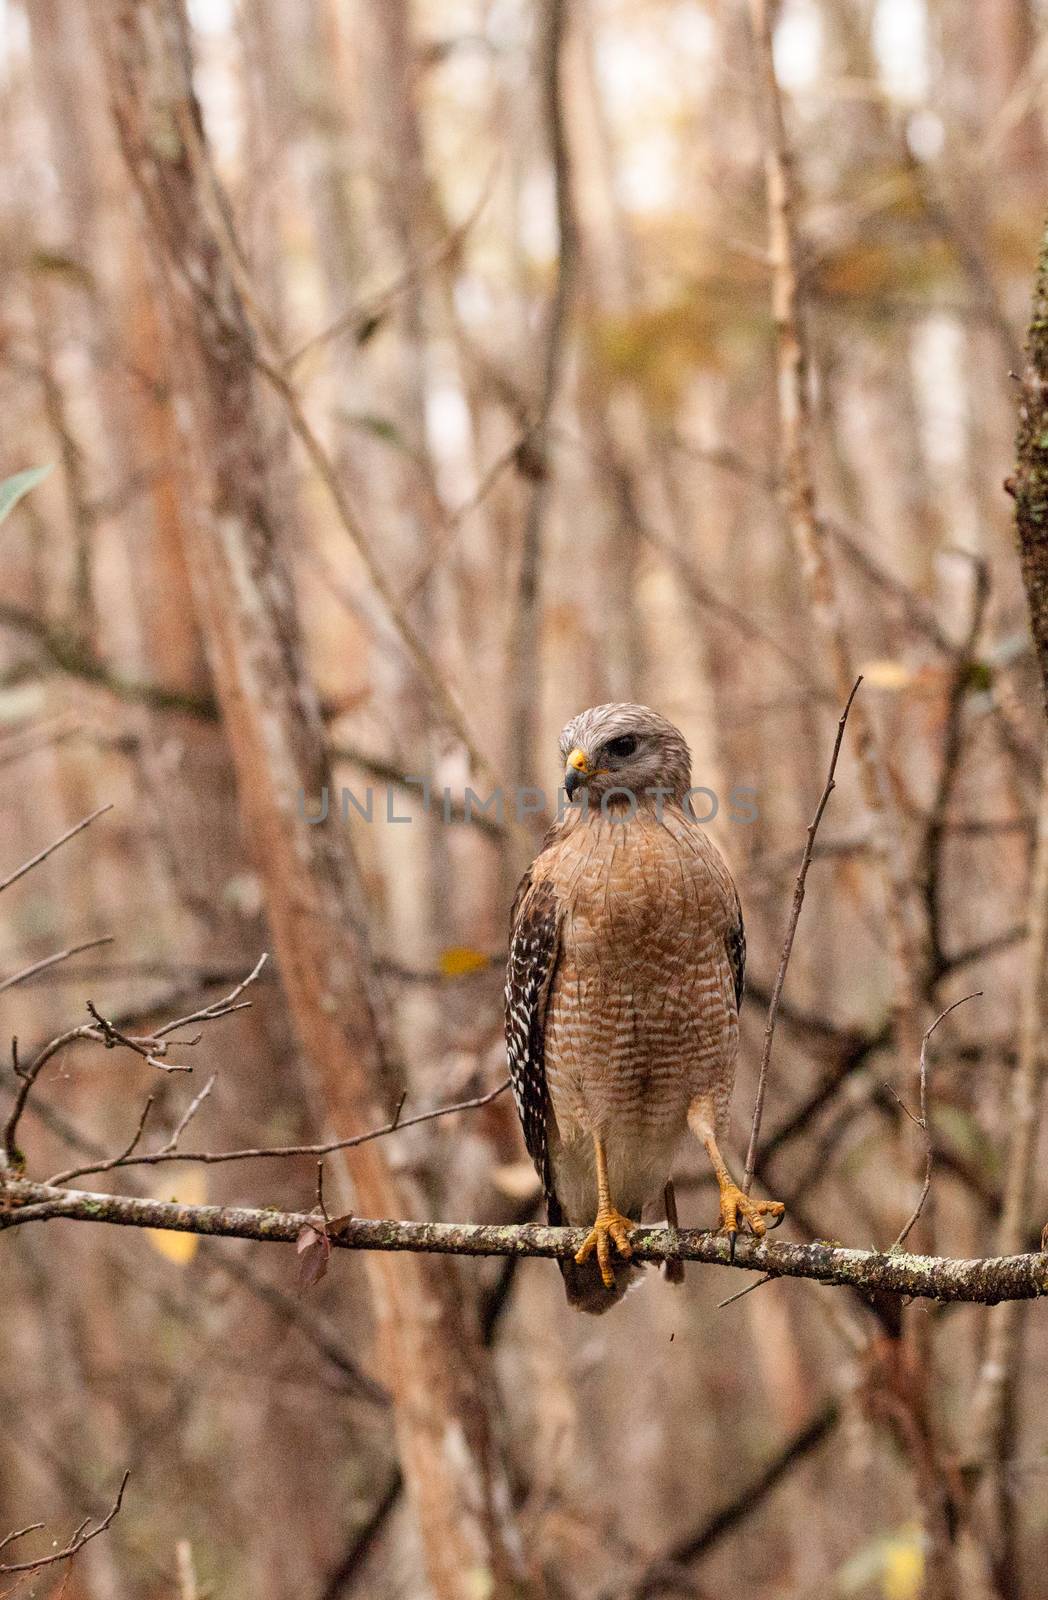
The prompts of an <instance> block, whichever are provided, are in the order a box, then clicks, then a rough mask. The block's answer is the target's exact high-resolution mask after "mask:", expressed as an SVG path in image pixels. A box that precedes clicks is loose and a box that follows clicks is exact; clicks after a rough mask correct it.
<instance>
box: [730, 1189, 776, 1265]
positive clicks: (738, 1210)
mask: <svg viewBox="0 0 1048 1600" xmlns="http://www.w3.org/2000/svg"><path fill="white" fill-rule="evenodd" d="M785 1210H786V1207H785V1206H784V1205H783V1203H782V1201H781V1200H751V1199H750V1197H749V1195H748V1194H743V1192H742V1190H741V1189H740V1188H739V1186H738V1184H737V1183H734V1182H733V1181H732V1180H731V1179H730V1178H729V1179H728V1181H727V1182H726V1183H725V1182H723V1181H722V1182H721V1186H720V1232H721V1233H726V1234H728V1236H729V1238H731V1239H732V1241H733V1242H734V1236H735V1234H736V1233H738V1231H739V1229H740V1227H741V1226H742V1224H743V1223H745V1224H746V1226H747V1227H748V1228H749V1230H750V1232H751V1233H752V1234H753V1236H754V1238H757V1239H763V1237H764V1235H765V1234H766V1233H767V1231H768V1224H767V1223H766V1222H765V1220H764V1219H765V1217H774V1218H775V1219H776V1222H777V1221H778V1220H779V1218H781V1217H782V1215H783V1213H784V1212H785ZM772 1226H773V1227H774V1226H775V1223H774V1222H773V1223H772ZM733 1253H734V1252H733Z"/></svg>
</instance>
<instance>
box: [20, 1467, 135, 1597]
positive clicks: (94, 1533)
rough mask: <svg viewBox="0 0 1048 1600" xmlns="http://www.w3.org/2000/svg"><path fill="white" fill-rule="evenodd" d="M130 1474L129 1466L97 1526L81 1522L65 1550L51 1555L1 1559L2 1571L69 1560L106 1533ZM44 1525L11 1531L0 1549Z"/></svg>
mask: <svg viewBox="0 0 1048 1600" xmlns="http://www.w3.org/2000/svg"><path fill="white" fill-rule="evenodd" d="M130 1476H131V1469H130V1467H129V1468H128V1469H127V1471H126V1472H125V1473H124V1476H123V1477H122V1478H121V1480H120V1488H119V1489H118V1490H117V1492H116V1499H115V1500H114V1501H113V1504H112V1506H111V1507H110V1509H109V1511H108V1512H107V1513H106V1515H105V1516H104V1517H103V1518H102V1520H101V1522H100V1523H98V1525H97V1527H94V1528H91V1527H89V1526H88V1524H87V1523H86V1522H84V1523H81V1525H80V1527H79V1528H77V1530H76V1532H75V1533H74V1534H73V1537H72V1538H71V1539H70V1541H69V1543H68V1544H67V1545H66V1546H65V1548H64V1549H63V1550H55V1551H54V1552H53V1553H52V1554H51V1555H49V1556H38V1557H37V1559H36V1560H35V1561H0V1573H3V1574H4V1575H5V1576H6V1575H9V1574H11V1573H14V1572H38V1571H39V1570H40V1568H41V1567H50V1566H53V1565H54V1564H55V1562H56V1561H69V1560H70V1559H71V1558H72V1557H73V1556H75V1555H76V1554H77V1553H78V1552H79V1551H81V1550H82V1549H83V1548H84V1546H85V1544H88V1543H89V1542H90V1541H91V1540H92V1539H97V1538H98V1535H99V1534H100V1533H105V1531H106V1529H107V1528H108V1527H109V1526H110V1524H111V1523H112V1522H113V1520H114V1518H115V1517H116V1516H117V1513H118V1512H119V1510H120V1507H121V1506H122V1504H123V1501H124V1490H125V1489H126V1488H127V1480H128V1478H130ZM42 1527H43V1523H42V1522H34V1523H32V1524H31V1525H30V1526H29V1527H28V1528H20V1529H19V1531H18V1532H17V1533H9V1534H8V1535H7V1537H6V1539H3V1540H0V1550H3V1549H4V1548H5V1547H6V1546H7V1545H9V1544H11V1543H12V1542H13V1541H14V1540H15V1539H21V1538H22V1536H23V1535H24V1534H27V1533H33V1532H34V1531H35V1530H36V1529H38V1528H42Z"/></svg>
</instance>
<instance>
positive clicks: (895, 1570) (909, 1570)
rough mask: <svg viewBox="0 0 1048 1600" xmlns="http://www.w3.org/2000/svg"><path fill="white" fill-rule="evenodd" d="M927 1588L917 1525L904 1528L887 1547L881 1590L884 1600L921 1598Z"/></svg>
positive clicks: (917, 1599)
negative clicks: (925, 1586)
mask: <svg viewBox="0 0 1048 1600" xmlns="http://www.w3.org/2000/svg"><path fill="white" fill-rule="evenodd" d="M923 1589H924V1547H923V1545H922V1543H921V1530H920V1528H918V1527H917V1526H916V1525H910V1526H907V1527H905V1528H901V1529H900V1530H899V1533H898V1535H897V1537H895V1538H893V1539H890V1540H889V1541H888V1543H887V1544H886V1545H885V1547H884V1566H883V1568H882V1570H881V1593H882V1594H883V1596H884V1600H919V1597H920V1595H921V1593H922V1591H923Z"/></svg>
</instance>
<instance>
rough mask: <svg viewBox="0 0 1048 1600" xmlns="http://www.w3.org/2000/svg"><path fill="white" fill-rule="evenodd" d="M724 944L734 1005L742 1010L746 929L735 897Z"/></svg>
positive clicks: (744, 982) (744, 983)
mask: <svg viewBox="0 0 1048 1600" xmlns="http://www.w3.org/2000/svg"><path fill="white" fill-rule="evenodd" d="M725 943H726V944H727V947H728V960H729V961H730V963H731V976H732V981H733V982H734V984H735V1004H736V1006H737V1007H739V1009H740V1010H741V1008H742V996H743V991H744V990H745V987H746V929H745V926H744V925H743V921H742V906H741V905H740V904H739V897H738V895H737V894H736V896H735V918H734V921H733V922H732V924H731V926H730V928H729V929H728V933H727V938H726V940H725Z"/></svg>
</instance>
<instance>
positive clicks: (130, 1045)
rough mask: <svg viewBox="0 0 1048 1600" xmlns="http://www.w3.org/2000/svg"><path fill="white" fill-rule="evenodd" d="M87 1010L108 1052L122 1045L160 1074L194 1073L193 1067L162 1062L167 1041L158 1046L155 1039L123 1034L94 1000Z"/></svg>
mask: <svg viewBox="0 0 1048 1600" xmlns="http://www.w3.org/2000/svg"><path fill="white" fill-rule="evenodd" d="M87 1009H88V1011H89V1012H90V1013H91V1015H92V1016H93V1017H94V1019H95V1021H96V1022H97V1024H98V1032H99V1034H100V1035H101V1039H102V1043H103V1044H104V1045H105V1047H106V1049H107V1050H112V1049H115V1047H116V1046H117V1045H118V1044H122V1045H123V1046H124V1047H125V1049H127V1050H133V1051H134V1052H135V1054H136V1055H139V1056H141V1057H142V1059H143V1060H144V1061H146V1062H147V1063H148V1064H149V1066H151V1067H156V1068H158V1070H159V1071H160V1072H192V1070H193V1069H192V1067H187V1066H184V1065H183V1064H182V1063H180V1062H177V1061H162V1060H161V1055H162V1053H163V1052H164V1051H165V1050H166V1049H167V1043H166V1041H164V1042H162V1043H160V1044H159V1045H158V1044H157V1040H156V1038H155V1037H151V1038H149V1039H136V1038H134V1037H133V1036H132V1035H131V1034H129V1033H121V1031H120V1029H119V1028H115V1027H114V1026H113V1024H112V1023H111V1022H109V1021H108V1020H107V1018H105V1017H103V1015H102V1013H101V1012H100V1011H99V1009H98V1007H97V1006H96V1005H95V1003H94V1001H93V1000H88V1001H87ZM182 1042H183V1043H184V1044H195V1043H196V1042H197V1041H196V1040H195V1039H192V1040H190V1039H186V1040H183V1041H182Z"/></svg>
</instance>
